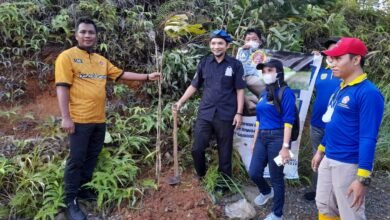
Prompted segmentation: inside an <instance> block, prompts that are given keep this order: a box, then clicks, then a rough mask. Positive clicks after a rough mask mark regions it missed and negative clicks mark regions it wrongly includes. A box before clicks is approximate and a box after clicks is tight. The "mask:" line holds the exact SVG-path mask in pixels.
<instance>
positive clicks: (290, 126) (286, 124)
mask: <svg viewBox="0 0 390 220" xmlns="http://www.w3.org/2000/svg"><path fill="white" fill-rule="evenodd" d="M284 127H288V128H292V127H293V126H292V124H290V123H284Z"/></svg>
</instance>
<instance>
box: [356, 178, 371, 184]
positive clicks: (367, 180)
mask: <svg viewBox="0 0 390 220" xmlns="http://www.w3.org/2000/svg"><path fill="white" fill-rule="evenodd" d="M356 180H357V181H359V182H360V183H361V184H362V185H363V186H369V185H370V184H371V178H370V177H362V176H357V177H356Z"/></svg>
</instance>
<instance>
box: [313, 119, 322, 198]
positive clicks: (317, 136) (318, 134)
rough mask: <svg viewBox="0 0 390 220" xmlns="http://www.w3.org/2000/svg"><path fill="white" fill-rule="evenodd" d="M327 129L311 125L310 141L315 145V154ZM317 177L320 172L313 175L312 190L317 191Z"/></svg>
mask: <svg viewBox="0 0 390 220" xmlns="http://www.w3.org/2000/svg"><path fill="white" fill-rule="evenodd" d="M324 134H325V129H324V128H320V127H316V126H310V142H311V146H312V147H313V155H314V154H315V153H316V152H317V149H318V145H320V144H321V141H322V138H323V137H324ZM317 178H318V173H317V172H313V176H312V180H311V181H312V190H313V191H316V189H317Z"/></svg>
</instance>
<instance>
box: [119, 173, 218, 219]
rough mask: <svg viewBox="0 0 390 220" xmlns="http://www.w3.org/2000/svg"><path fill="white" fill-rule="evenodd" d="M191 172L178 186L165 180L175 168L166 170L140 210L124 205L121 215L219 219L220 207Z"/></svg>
mask: <svg viewBox="0 0 390 220" xmlns="http://www.w3.org/2000/svg"><path fill="white" fill-rule="evenodd" d="M191 173H192V172H190V171H187V172H184V174H183V176H182V177H181V183H180V184H179V185H177V186H170V185H168V184H167V183H166V182H165V181H166V180H167V178H169V177H170V176H171V175H172V174H173V172H172V171H168V172H165V173H163V175H162V178H161V184H160V187H159V189H158V190H157V191H149V192H147V193H146V194H145V196H144V199H143V201H142V204H140V206H139V207H138V208H139V210H137V211H134V210H126V209H125V208H124V209H122V210H121V211H120V212H121V216H123V217H125V218H126V219H133V220H146V219H159V220H176V219H194V220H195V219H196V220H201V219H217V218H218V217H219V216H220V215H221V212H220V209H219V208H218V207H217V206H214V205H213V204H212V203H211V199H210V197H209V195H208V194H207V192H205V191H204V190H203V188H202V187H201V186H200V185H199V182H198V180H196V179H194V178H193V177H192V174H191Z"/></svg>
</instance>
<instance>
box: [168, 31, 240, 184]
mask: <svg viewBox="0 0 390 220" xmlns="http://www.w3.org/2000/svg"><path fill="white" fill-rule="evenodd" d="M232 40H233V39H232V38H231V37H230V35H229V34H228V33H226V32H225V31H224V30H215V31H213V32H212V34H211V37H210V42H209V46H210V49H211V54H210V55H209V56H207V57H205V58H203V59H202V60H201V61H200V62H199V64H198V66H197V71H196V74H195V76H194V78H193V80H192V82H191V85H190V86H189V87H188V88H187V90H186V91H185V93H184V94H183V96H182V97H181V98H180V99H179V101H177V102H176V103H175V104H174V105H173V110H174V111H177V110H179V109H180V107H181V106H182V105H183V103H184V102H185V101H186V100H187V99H189V98H190V97H191V96H192V95H193V94H194V93H195V92H196V91H198V90H199V89H200V88H202V87H203V95H202V99H201V102H200V105H199V112H198V117H197V120H196V124H195V132H194V136H195V137H194V143H193V146H192V157H193V160H194V166H195V170H196V173H197V177H199V178H201V177H203V176H204V175H205V174H206V158H205V149H206V148H207V147H208V145H209V140H210V137H211V135H212V134H213V133H215V135H216V139H217V145H218V156H219V171H220V172H222V173H223V174H224V175H227V176H231V175H232V164H231V162H232V149H233V132H234V128H238V127H240V125H241V121H242V113H243V106H244V88H245V87H246V84H245V81H244V79H243V75H244V69H243V66H242V64H241V62H240V61H238V60H237V59H235V58H233V57H231V56H228V55H227V54H226V51H227V49H228V47H229V43H230V42H232Z"/></svg>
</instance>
